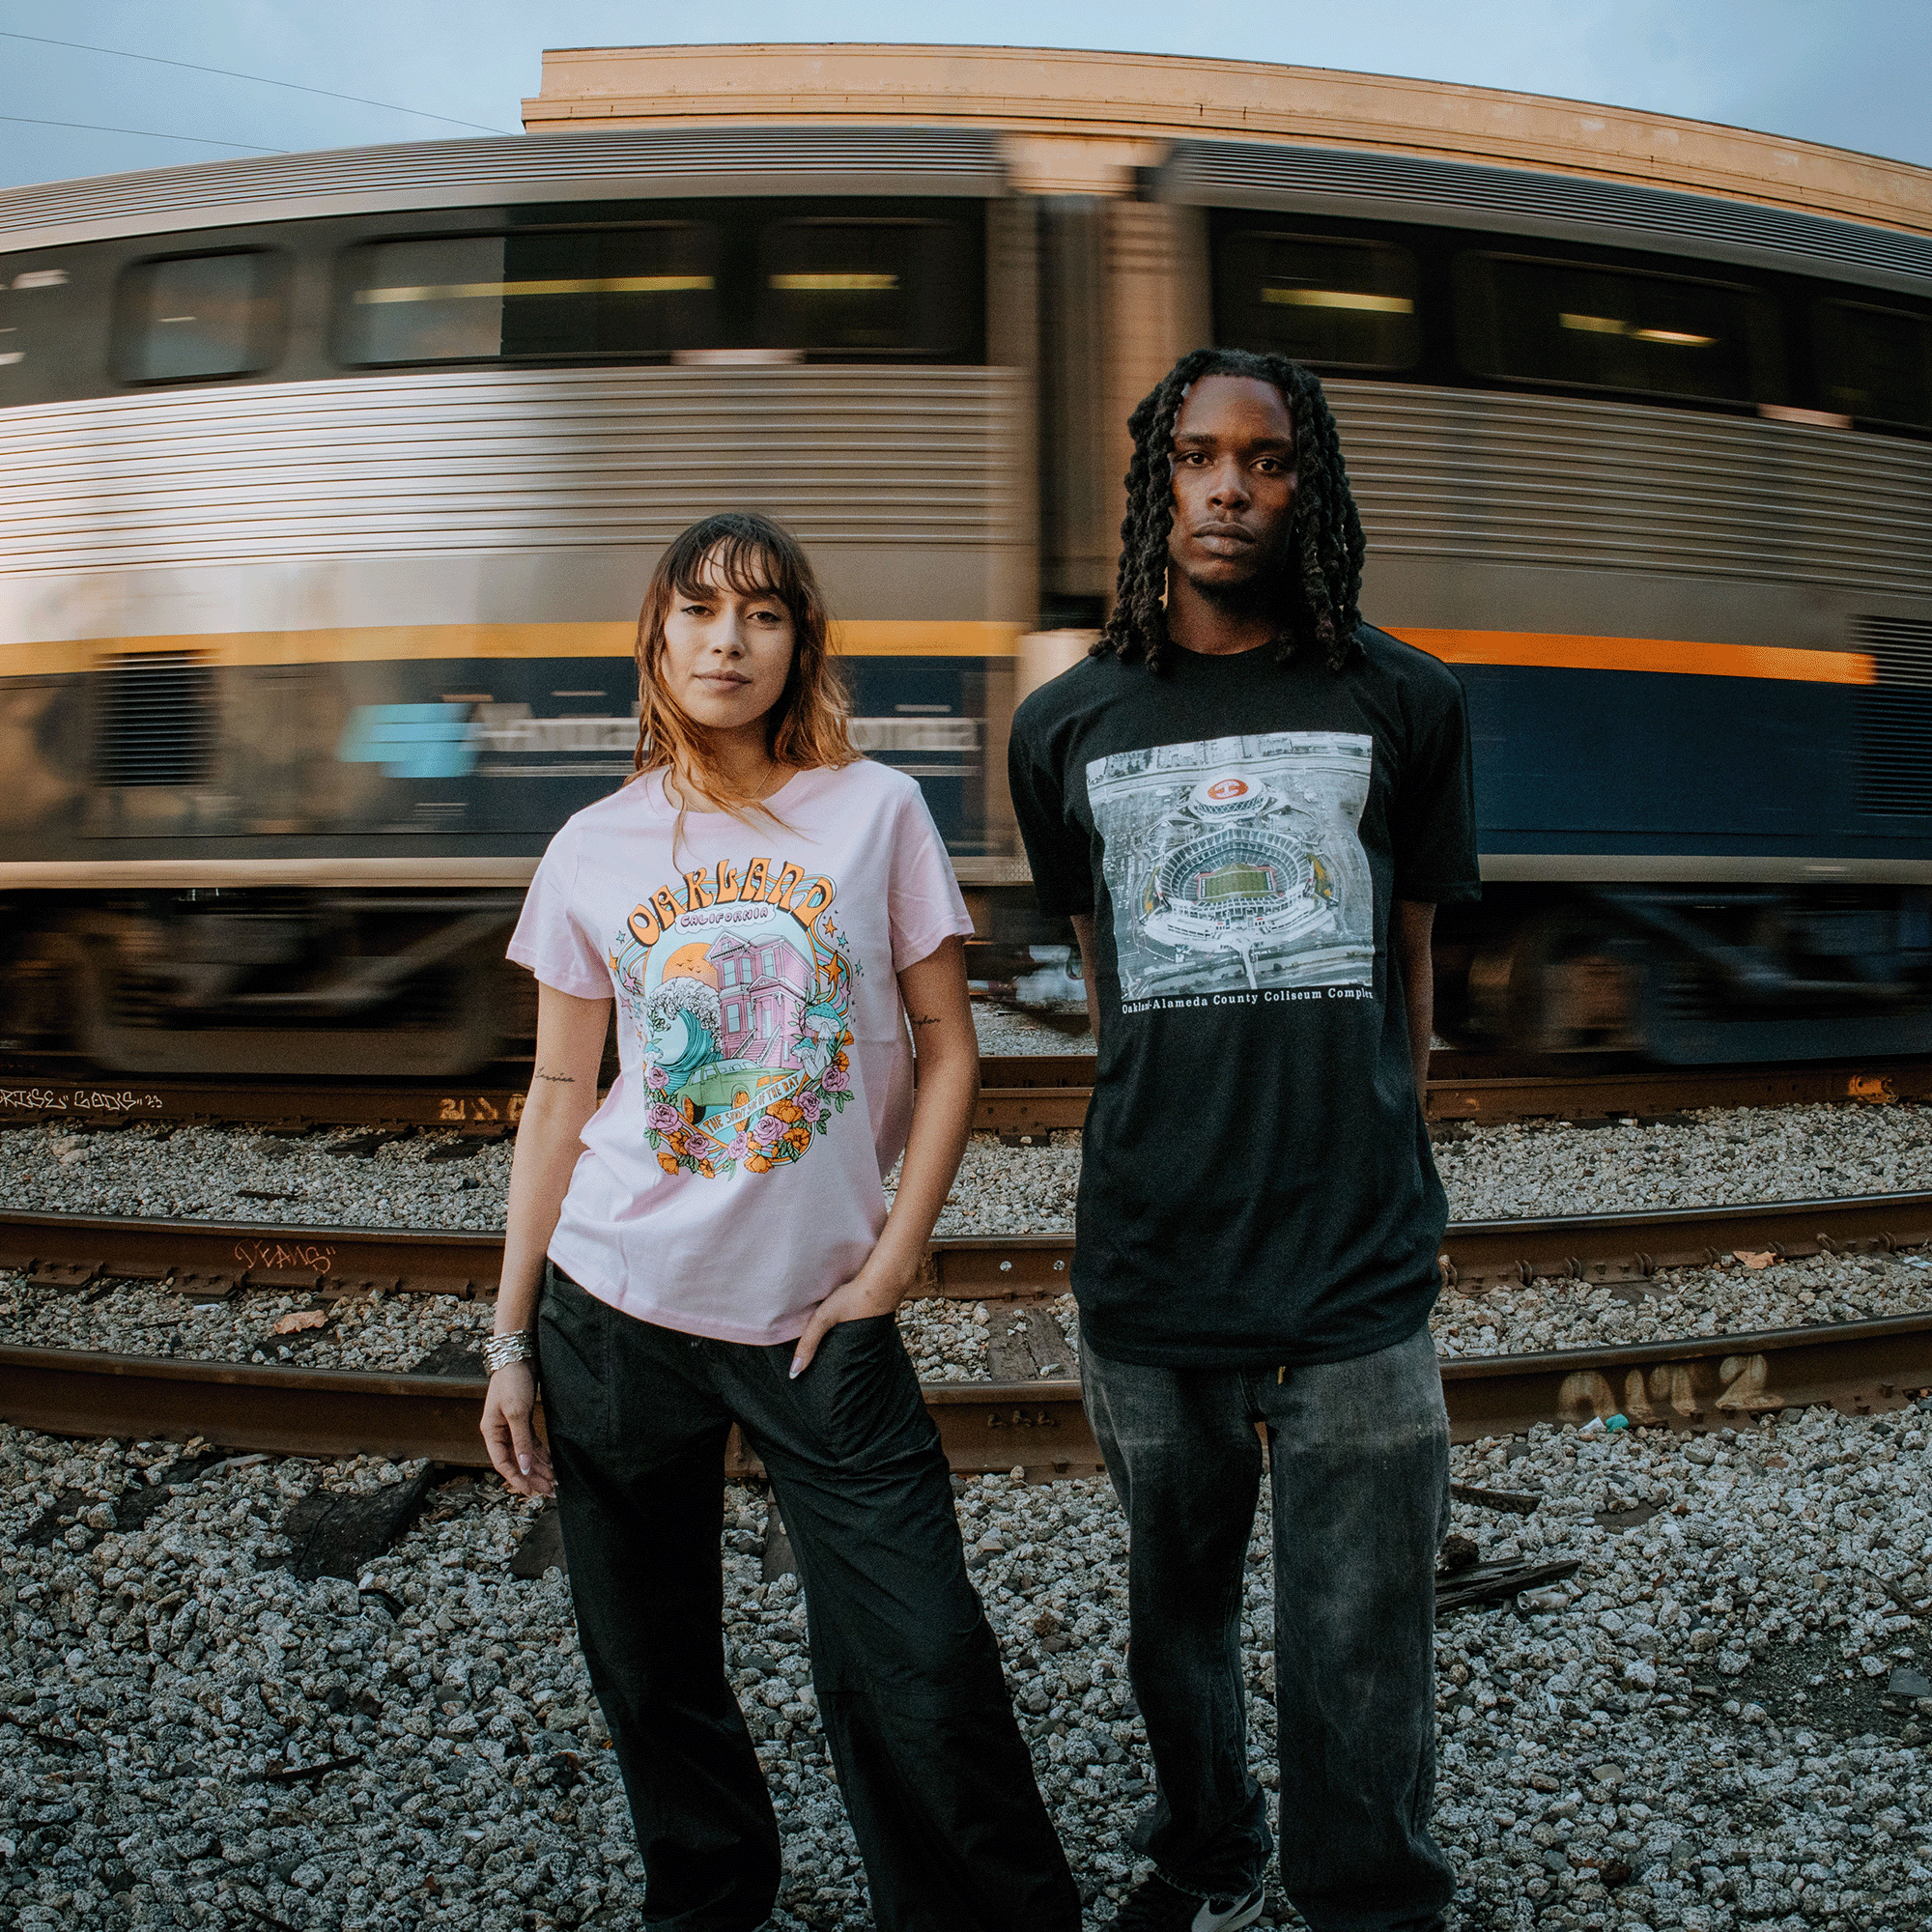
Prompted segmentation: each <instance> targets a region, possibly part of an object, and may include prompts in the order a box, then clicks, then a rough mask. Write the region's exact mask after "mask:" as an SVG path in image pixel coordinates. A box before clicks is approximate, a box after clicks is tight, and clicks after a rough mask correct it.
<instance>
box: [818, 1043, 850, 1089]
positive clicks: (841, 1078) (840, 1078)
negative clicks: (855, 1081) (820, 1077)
mask: <svg viewBox="0 0 1932 1932" xmlns="http://www.w3.org/2000/svg"><path fill="white" fill-rule="evenodd" d="M844 1059H845V1056H844V1055H843V1054H842V1053H841V1054H840V1055H839V1056H838V1059H837V1060H836V1061H834V1062H833V1064H832V1065H830V1066H828V1067H827V1068H826V1069H825V1079H824V1081H823V1083H822V1084H823V1086H824V1088H825V1091H826V1092H827V1093H828V1094H843V1093H844V1092H845V1091H846V1090H847V1089H848V1088H849V1087H850V1086H851V1085H852V1076H851V1075H850V1074H849V1073H847V1072H846V1071H845V1067H844V1065H843V1062H844Z"/></svg>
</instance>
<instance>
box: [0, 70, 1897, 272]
mask: <svg viewBox="0 0 1932 1932" xmlns="http://www.w3.org/2000/svg"><path fill="white" fill-rule="evenodd" d="M525 113H526V126H527V128H528V131H526V133H524V134H522V135H501V136H485V137H479V138H474V139H465V140H448V141H419V142H404V143H397V144H391V145H384V146H381V147H366V148H342V149H327V150H323V151H320V152H317V153H312V154H292V155H274V156H260V157H251V158H248V159H244V160H231V161H211V162H202V163H198V164H194V165H189V166H185V167H172V168H156V169H149V170H144V171H142V172H139V173H133V174H122V175H105V176H97V177H93V178H90V179H85V180H81V181H74V182H51V183H45V184H42V185H36V186H30V187H19V188H12V189H7V190H0V250H6V251H16V250H21V249H26V248H34V247H42V246H46V245H50V244H54V243H60V242H70V241H87V240H92V239H97V238H100V237H106V236H128V235H144V234H156V235H158V234H166V233H170V232H181V231H184V230H189V229H208V228H218V227H224V226H239V225H242V224H247V223H253V222H259V221H264V220H289V219H298V218H302V217H306V216H314V215H325V214H342V213H380V212H383V211H385V210H393V209H435V208H458V207H489V206H498V205H506V204H514V203H537V202H570V201H579V200H590V199H609V198H613V197H623V196H629V195H634V194H638V193H650V194H656V195H664V196H675V197H695V196H717V195H812V194H876V195H968V196H990V195H994V194H999V193H1002V192H1005V191H1007V190H1009V189H1019V190H1022V191H1034V192H1065V193H1080V192H1086V193H1113V194H1121V193H1133V194H1138V195H1141V196H1144V197H1150V198H1158V199H1164V200H1171V201H1179V202H1188V203H1195V204H1199V205H1205V206H1213V207H1251V208H1260V209H1266V208H1276V209H1284V210H1295V211H1299V212H1302V213H1318V214H1336V215H1342V216H1350V215H1353V216H1357V217H1371V218H1376V219H1381V220H1407V221H1414V222H1420V223H1427V224H1435V225H1449V226H1464V227H1473V228H1480V229H1490V230H1501V231H1504V232H1514V233H1522V234H1526V235H1538V236H1549V237H1558V238H1567V239H1571V240H1577V241H1594V242H1599V243H1608V244H1612V245H1627V246H1636V247H1643V248H1650V249H1655V250H1660V251H1662V252H1665V253H1671V254H1678V255H1685V256H1691V257H1696V258H1700V259H1707V260H1720V261H1728V262H1733V263H1738V264H1742V265H1746V266H1756V267H1770V268H1774V269H1796V270H1806V271H1810V272H1815V273H1821V274H1825V275H1830V276H1834V277H1840V278H1846V279H1851V280H1854V281H1861V282H1865V283H1870V284H1875V285H1878V286H1881V287H1889V288H1898V289H1907V290H1912V291H1916V292H1919V293H1923V292H1925V290H1926V289H1927V288H1928V286H1932V169H1927V168H1919V167H1914V166H1911V165H1909V164H1908V163H1905V162H1899V161H1889V160H1885V159H1882V158H1878V157H1874V156H1861V155H1854V154H1849V153H1847V152H1845V151H1843V150H1839V149H1833V148H1824V147H1819V146H1816V145H1813V144H1810V143H1806V142H1801V141H1786V140H1781V139H1778V138H1776V137H1775V136H1772V135H1766V134H1757V133H1751V132H1749V131H1747V130H1742V129H1737V128H1719V127H1714V126H1711V125H1708V124H1705V123H1701V122H1692V121H1683V120H1676V119H1673V118H1671V117H1668V116H1661V115H1647V114H1638V113H1635V112H1633V111H1630V110H1625V109H1619V108H1607V107H1593V106H1588V105H1586V104H1583V103H1578V102H1575V101H1563V100H1554V99H1545V98H1543V97H1540V96H1535V95H1524V94H1507V93H1502V92H1499V91H1496V90H1492V89H1484V88H1471V87H1451V86H1446V85H1442V84H1439V83H1435V82H1427V81H1416V80H1402V79H1394V78H1388V77H1385V76H1381V75H1375V74H1352V73H1341V72H1333V71H1325V70H1321V69H1312V68H1291V67H1273V66H1267V65H1264V64H1263V63H1259V62H1246V61H1217V60H1198V59H1191V58H1180V57H1170V56H1156V55H1145V54H1087V53H1058V52H1053V51H1050V50H1049V51H1041V50H1038V49H1033V48H1011V47H905V46H775V45H756V46H738V47H646V48H591V49H575V50H567V51H553V52H550V53H547V54H546V55H545V57H544V80H543V92H542V93H541V94H539V95H538V96H537V97H536V98H535V99H532V100H529V101H526V103H525Z"/></svg>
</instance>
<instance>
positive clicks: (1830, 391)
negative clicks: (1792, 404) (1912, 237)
mask: <svg viewBox="0 0 1932 1932" xmlns="http://www.w3.org/2000/svg"><path fill="white" fill-rule="evenodd" d="M1813 320H1814V323H1815V326H1816V329H1817V338H1818V361H1819V373H1820V376H1821V378H1822V380H1823V383H1824V386H1825V400H1826V402H1827V403H1828V404H1829V405H1830V406H1831V407H1832V408H1833V409H1834V410H1840V411H1842V412H1844V413H1845V414H1846V415H1848V416H1857V417H1861V418H1862V419H1863V420H1865V421H1868V422H1884V423H1899V424H1903V425H1905V426H1907V427H1910V428H1913V429H1932V316H1924V315H1910V314H1907V313H1905V312H1904V311H1902V310H1899V309H1889V308H1871V307H1868V306H1866V304H1864V303H1863V302H1848V301H1821V302H1819V303H1818V304H1817V307H1816V309H1815V311H1814V316H1813Z"/></svg>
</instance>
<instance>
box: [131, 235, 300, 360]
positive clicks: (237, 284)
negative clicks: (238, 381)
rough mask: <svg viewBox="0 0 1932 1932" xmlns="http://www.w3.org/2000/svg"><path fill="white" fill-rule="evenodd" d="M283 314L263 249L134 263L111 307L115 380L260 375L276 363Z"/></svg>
mask: <svg viewBox="0 0 1932 1932" xmlns="http://www.w3.org/2000/svg"><path fill="white" fill-rule="evenodd" d="M285 307H286V297H285V293H284V288H283V277H282V275H281V273H280V264H279V263H278V261H277V259H276V257H275V255H274V254H273V253H272V252H271V251H270V250H269V249H267V248H240V249H228V250H225V251H224V252H223V253H221V254H218V255H175V256H171V257H167V258H164V259H161V260H157V261H149V262H135V263H133V264H132V265H131V266H130V267H128V269H127V270H125V271H124V273H123V274H122V277H121V286H120V289H119V292H118V295H117V298H116V302H115V328H114V355H113V361H114V373H115V375H116V376H117V377H118V378H119V379H120V380H121V381H122V382H124V383H188V382H197V381H205V380H207V379H208V378H209V377H212V376H249V375H255V374H258V373H259V372H260V371H262V370H264V369H269V368H272V367H273V366H274V364H275V362H276V361H277V360H278V359H279V358H280V355H281V348H282V337H283V331H284V328H285V327H286V321H285V314H284V311H285Z"/></svg>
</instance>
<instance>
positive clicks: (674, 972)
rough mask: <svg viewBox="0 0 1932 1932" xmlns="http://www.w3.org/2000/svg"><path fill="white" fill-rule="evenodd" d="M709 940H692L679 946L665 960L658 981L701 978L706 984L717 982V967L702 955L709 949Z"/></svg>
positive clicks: (715, 983) (713, 984)
mask: <svg viewBox="0 0 1932 1932" xmlns="http://www.w3.org/2000/svg"><path fill="white" fill-rule="evenodd" d="M710 944H711V942H710V941H709V940H702V939H700V940H694V941H693V942H692V943H691V944H690V945H689V946H680V947H679V948H678V949H677V951H676V952H673V953H672V954H671V955H670V957H669V958H668V959H667V960H666V961H665V967H664V971H663V973H662V974H660V975H659V983H660V984H662V983H663V982H664V981H665V980H703V981H704V983H705V984H706V985H707V986H712V987H715V986H716V985H717V984H718V969H717V967H715V966H714V965H712V963H711V961H710V960H708V959H707V958H706V957H705V956H704V955H705V953H706V952H708V951H709V950H710Z"/></svg>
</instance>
